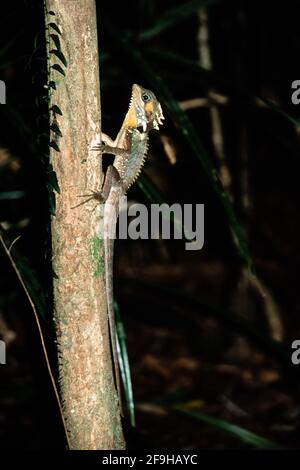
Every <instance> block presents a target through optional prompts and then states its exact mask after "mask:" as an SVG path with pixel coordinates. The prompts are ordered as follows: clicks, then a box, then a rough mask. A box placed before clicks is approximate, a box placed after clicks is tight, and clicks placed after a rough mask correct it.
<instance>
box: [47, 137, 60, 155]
mask: <svg viewBox="0 0 300 470" xmlns="http://www.w3.org/2000/svg"><path fill="white" fill-rule="evenodd" d="M49 147H52V148H53V149H54V150H56V151H57V152H60V149H59V146H58V145H57V143H56V142H55V141H54V140H51V142H50V143H49Z"/></svg>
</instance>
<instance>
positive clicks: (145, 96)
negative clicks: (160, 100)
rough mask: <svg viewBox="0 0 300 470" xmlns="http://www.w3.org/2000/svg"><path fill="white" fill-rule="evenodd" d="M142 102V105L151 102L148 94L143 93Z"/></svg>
mask: <svg viewBox="0 0 300 470" xmlns="http://www.w3.org/2000/svg"><path fill="white" fill-rule="evenodd" d="M142 100H143V101H144V103H148V102H149V101H150V100H151V96H150V95H149V93H143V94H142Z"/></svg>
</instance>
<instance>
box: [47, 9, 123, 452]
mask: <svg viewBox="0 0 300 470" xmlns="http://www.w3.org/2000/svg"><path fill="white" fill-rule="evenodd" d="M45 10H46V13H45V15H46V25H48V29H47V39H48V70H49V83H50V87H49V90H50V124H51V140H52V144H50V145H51V146H52V147H51V155H50V157H51V163H52V165H53V169H54V171H55V172H56V176H57V180H58V184H59V188H60V194H56V215H55V216H53V217H52V249H53V269H54V272H55V274H56V276H57V277H55V279H54V281H53V282H54V319H55V324H56V331H57V344H58V356H59V381H60V392H61V397H62V403H63V412H64V416H65V421H66V424H67V428H68V434H69V441H70V446H71V448H72V449H122V448H124V438H123V434H122V428H121V420H120V411H119V407H118V400H117V394H116V390H115V386H114V381H113V371H112V362H111V357H110V346H109V333H108V322H107V310H106V301H105V291H104V280H103V274H104V272H103V271H104V263H103V249H102V243H101V238H99V236H98V235H99V227H100V226H101V224H100V215H99V211H98V210H94V207H95V202H90V203H87V204H85V205H83V206H81V207H78V208H75V209H72V207H73V206H75V205H76V204H78V202H80V201H81V200H80V199H78V195H80V194H85V193H88V192H90V191H91V190H92V189H96V188H97V189H99V187H100V186H101V178H102V174H101V165H100V163H101V162H100V161H99V156H97V152H90V151H89V150H88V148H89V144H90V142H91V140H92V138H94V137H95V134H96V133H99V131H100V122H99V121H100V86H99V70H98V63H99V60H98V45H97V25H96V6H95V0H80V1H74V0H64V1H61V0H46V2H45ZM49 23H51V24H50V25H49ZM53 50H54V51H56V52H53ZM62 54H63V55H62ZM64 58H65V59H66V60H67V64H66V62H65V60H64ZM55 64H57V65H58V66H59V67H57V66H55ZM53 66H54V67H53ZM63 73H65V76H64V75H63ZM53 106H54V108H53ZM55 106H57V107H58V108H59V109H58V108H56V107H55ZM59 110H60V111H61V112H62V115H60V113H59ZM58 149H59V150H60V151H58Z"/></svg>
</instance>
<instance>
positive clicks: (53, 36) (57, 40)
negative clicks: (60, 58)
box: [50, 34, 61, 51]
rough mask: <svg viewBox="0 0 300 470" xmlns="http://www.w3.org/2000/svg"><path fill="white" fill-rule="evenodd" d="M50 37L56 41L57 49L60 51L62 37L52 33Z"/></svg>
mask: <svg viewBox="0 0 300 470" xmlns="http://www.w3.org/2000/svg"><path fill="white" fill-rule="evenodd" d="M50 38H51V39H52V41H53V42H54V44H55V47H56V49H57V50H59V51H60V50H61V46H60V39H59V37H58V36H57V34H50Z"/></svg>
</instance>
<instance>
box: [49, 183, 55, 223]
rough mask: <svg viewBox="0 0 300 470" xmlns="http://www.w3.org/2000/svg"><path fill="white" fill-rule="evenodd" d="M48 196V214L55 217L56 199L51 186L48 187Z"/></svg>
mask: <svg viewBox="0 0 300 470" xmlns="http://www.w3.org/2000/svg"><path fill="white" fill-rule="evenodd" d="M48 196H49V209H50V214H51V215H53V216H55V215H56V198H55V193H54V191H53V190H52V188H51V186H48Z"/></svg>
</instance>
